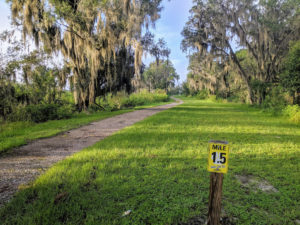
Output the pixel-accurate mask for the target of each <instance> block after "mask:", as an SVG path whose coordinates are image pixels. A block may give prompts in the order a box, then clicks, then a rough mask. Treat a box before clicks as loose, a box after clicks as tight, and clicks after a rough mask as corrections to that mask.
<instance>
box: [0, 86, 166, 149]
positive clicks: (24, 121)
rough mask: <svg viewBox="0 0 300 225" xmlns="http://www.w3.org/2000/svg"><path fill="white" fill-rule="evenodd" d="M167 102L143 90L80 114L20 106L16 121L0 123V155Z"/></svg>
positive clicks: (102, 101) (111, 97) (66, 109)
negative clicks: (59, 134) (97, 121)
mask: <svg viewBox="0 0 300 225" xmlns="http://www.w3.org/2000/svg"><path fill="white" fill-rule="evenodd" d="M69 98H72V96H68V95H67V93H66V96H65V97H64V99H66V100H67V99H69ZM69 100H70V99H69ZM168 101H170V99H169V96H168V95H167V94H166V93H165V92H164V91H163V90H156V91H154V92H153V93H149V92H148V91H146V90H142V91H140V92H138V93H134V94H131V95H127V94H126V93H125V92H119V93H117V94H116V95H112V94H109V95H107V96H106V97H105V98H101V99H99V104H97V103H96V104H97V105H95V106H94V107H90V109H89V111H87V112H81V113H78V112H76V111H75V110H74V107H73V108H72V105H71V104H70V103H68V104H67V105H62V106H60V105H56V104H39V105H29V106H26V107H20V108H19V109H18V110H17V111H16V112H14V113H13V114H11V115H10V117H9V118H11V120H12V121H15V122H10V121H5V122H4V121H3V122H1V121H0V125H1V126H0V154H1V152H4V151H6V150H8V149H10V148H13V147H17V146H20V145H24V144H26V143H27V142H28V141H31V140H34V139H38V138H44V137H49V136H53V135H56V134H58V133H60V132H63V131H67V130H70V129H73V128H76V127H79V126H81V125H84V124H88V123H89V122H92V121H95V120H100V119H104V118H107V117H111V116H114V115H118V114H121V113H124V112H129V111H132V110H134V109H135V108H136V109H139V108H141V106H144V107H152V106H156V105H160V104H166V102H168ZM112 111H114V112H112ZM48 120H51V121H48ZM45 121H47V122H45Z"/></svg>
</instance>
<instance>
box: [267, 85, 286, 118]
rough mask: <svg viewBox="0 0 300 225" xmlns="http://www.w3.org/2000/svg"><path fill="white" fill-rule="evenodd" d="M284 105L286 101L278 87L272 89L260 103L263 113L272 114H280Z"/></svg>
mask: <svg viewBox="0 0 300 225" xmlns="http://www.w3.org/2000/svg"><path fill="white" fill-rule="evenodd" d="M286 105H287V101H286V99H285V97H284V94H283V92H282V90H281V89H280V88H279V87H275V88H272V90H271V91H270V92H269V94H268V95H267V96H266V98H265V100H264V101H263V103H262V107H263V108H264V110H265V111H270V112H273V113H274V114H278V113H281V112H282V110H283V109H284V107H285V106H286Z"/></svg>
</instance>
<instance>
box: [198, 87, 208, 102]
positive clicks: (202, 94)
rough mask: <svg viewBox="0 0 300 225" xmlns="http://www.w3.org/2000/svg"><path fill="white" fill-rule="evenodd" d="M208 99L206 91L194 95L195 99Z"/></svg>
mask: <svg viewBox="0 0 300 225" xmlns="http://www.w3.org/2000/svg"><path fill="white" fill-rule="evenodd" d="M208 97H209V92H208V90H206V89H204V90H201V91H199V92H198V94H197V95H196V98H197V99H200V100H204V99H207V98H208Z"/></svg>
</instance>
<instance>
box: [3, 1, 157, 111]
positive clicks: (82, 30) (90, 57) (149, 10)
mask: <svg viewBox="0 0 300 225" xmlns="http://www.w3.org/2000/svg"><path fill="white" fill-rule="evenodd" d="M8 2H10V3H11V11H12V18H13V21H14V23H15V24H19V25H20V24H21V25H22V30H23V35H24V38H26V37H28V36H29V37H32V38H34V40H35V42H36V44H37V45H38V44H39V43H40V42H41V43H42V44H43V46H44V48H46V49H47V50H48V51H50V52H53V53H54V52H62V54H63V56H64V57H65V59H66V60H67V61H68V63H69V65H70V67H71V69H72V83H73V87H74V97H75V101H76V103H77V105H78V107H79V108H80V109H83V108H86V107H88V105H89V104H91V103H93V102H94V101H95V98H96V96H99V95H101V94H104V93H106V92H107V91H114V90H118V89H127V90H128V89H130V88H131V84H132V81H131V80H132V79H133V78H134V81H135V82H133V83H134V84H135V85H138V80H139V77H140V66H141V64H142V63H141V57H142V52H143V46H142V29H143V28H145V29H148V27H149V26H150V25H153V24H154V23H155V21H156V20H157V19H158V18H159V13H160V11H161V9H162V7H161V6H160V4H161V0H125V1H119V0H102V1H93V0H47V1H41V0H33V1H32V0H22V1H19V0H9V1H8Z"/></svg>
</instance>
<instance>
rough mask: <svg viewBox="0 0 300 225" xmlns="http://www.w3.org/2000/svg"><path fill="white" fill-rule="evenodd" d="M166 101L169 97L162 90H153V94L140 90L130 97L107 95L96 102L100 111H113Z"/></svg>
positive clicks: (121, 94)
mask: <svg viewBox="0 0 300 225" xmlns="http://www.w3.org/2000/svg"><path fill="white" fill-rule="evenodd" d="M167 101H169V97H168V95H167V94H166V92H165V91H164V90H155V91H154V92H149V91H147V90H141V91H139V92H136V93H133V94H131V95H128V94H126V93H125V92H118V93H117V94H115V95H113V94H108V95H107V96H105V97H102V98H99V99H98V100H97V101H96V102H97V104H98V105H99V106H101V108H102V109H105V110H109V111H114V110H119V109H124V108H131V107H135V106H142V105H148V104H152V103H157V102H167Z"/></svg>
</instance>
